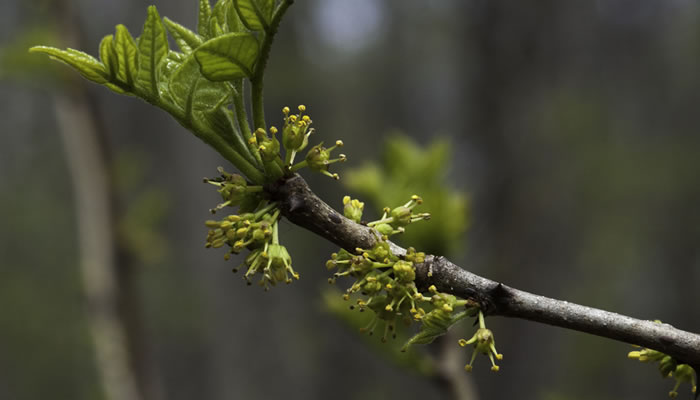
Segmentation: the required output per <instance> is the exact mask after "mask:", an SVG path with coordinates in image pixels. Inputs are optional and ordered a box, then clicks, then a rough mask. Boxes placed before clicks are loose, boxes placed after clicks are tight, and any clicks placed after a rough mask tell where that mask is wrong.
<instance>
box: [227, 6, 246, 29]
mask: <svg viewBox="0 0 700 400" xmlns="http://www.w3.org/2000/svg"><path fill="white" fill-rule="evenodd" d="M226 24H227V25H228V31H229V32H245V31H246V27H245V26H244V25H243V22H242V21H241V19H240V18H239V17H238V11H236V7H235V6H234V4H233V0H230V1H229V2H228V6H227V7H226Z"/></svg>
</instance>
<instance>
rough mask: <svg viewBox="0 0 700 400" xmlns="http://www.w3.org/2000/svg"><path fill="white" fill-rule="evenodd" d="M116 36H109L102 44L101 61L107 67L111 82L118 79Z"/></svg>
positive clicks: (103, 39)
mask: <svg viewBox="0 0 700 400" xmlns="http://www.w3.org/2000/svg"><path fill="white" fill-rule="evenodd" d="M113 41H114V35H107V36H105V37H104V38H102V41H101V42H100V61H102V64H104V66H105V70H106V71H107V73H108V74H109V79H108V80H109V81H110V82H112V81H114V80H116V79H117V70H118V69H119V66H118V65H117V55H116V54H115V53H114V44H113V43H112V42H113Z"/></svg>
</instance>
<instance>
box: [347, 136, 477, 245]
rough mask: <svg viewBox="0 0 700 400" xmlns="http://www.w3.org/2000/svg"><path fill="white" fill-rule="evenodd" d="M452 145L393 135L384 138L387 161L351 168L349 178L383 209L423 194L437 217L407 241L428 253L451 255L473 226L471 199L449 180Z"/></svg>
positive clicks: (408, 234)
mask: <svg viewBox="0 0 700 400" xmlns="http://www.w3.org/2000/svg"><path fill="white" fill-rule="evenodd" d="M449 148H450V144H449V142H448V141H446V140H436V141H434V142H433V143H431V144H429V145H427V146H419V145H418V144H417V143H415V142H413V141H412V140H410V139H409V138H407V137H403V136H393V137H391V138H389V139H387V140H386V141H385V142H384V148H383V160H382V162H381V163H379V164H377V163H368V164H366V165H364V166H362V167H360V168H357V169H354V170H350V171H348V172H347V173H346V179H344V180H343V182H344V183H345V184H346V186H347V187H348V188H349V189H351V190H353V191H355V192H357V193H359V194H360V195H362V196H363V197H366V198H368V199H369V200H370V201H371V202H372V203H373V204H374V205H375V206H376V207H378V209H381V208H383V207H386V206H387V205H389V204H397V203H399V202H401V201H402V200H403V199H405V198H407V197H409V196H410V195H412V194H413V193H415V192H419V193H421V194H422V195H423V198H424V199H425V201H426V204H427V206H426V209H427V211H429V212H430V214H431V218H432V221H431V223H430V224H427V225H426V226H424V227H423V228H422V229H416V230H409V231H407V232H406V233H405V234H404V235H402V236H401V241H402V242H404V243H407V244H408V245H413V246H418V245H420V246H421V248H422V249H425V251H426V252H428V253H432V254H447V253H450V252H452V251H454V250H455V249H457V248H463V246H464V245H463V242H462V235H463V234H464V232H465V231H466V229H467V228H468V226H469V213H468V210H469V199H468V197H467V195H466V194H465V193H463V192H455V191H453V190H452V189H450V187H451V185H450V184H448V182H447V174H446V171H447V169H448V166H449V162H450V154H449Z"/></svg>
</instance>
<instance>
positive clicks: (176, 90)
mask: <svg viewBox="0 0 700 400" xmlns="http://www.w3.org/2000/svg"><path fill="white" fill-rule="evenodd" d="M169 88H170V93H171V94H172V96H173V98H174V101H175V103H176V104H177V105H178V106H179V107H180V108H182V109H183V110H185V113H186V115H187V118H191V116H192V115H193V112H194V111H209V110H212V109H214V108H215V107H216V106H217V105H219V104H221V103H222V101H223V100H222V99H225V98H227V97H228V96H230V95H231V87H230V86H229V85H228V84H226V83H224V82H211V81H209V80H207V79H205V78H204V77H202V75H201V73H200V72H199V64H198V63H197V61H196V60H195V59H194V56H192V55H190V56H188V57H187V58H186V59H185V61H184V62H183V63H182V65H180V67H179V68H178V69H177V70H176V71H175V72H173V75H172V77H171V79H170V86H169Z"/></svg>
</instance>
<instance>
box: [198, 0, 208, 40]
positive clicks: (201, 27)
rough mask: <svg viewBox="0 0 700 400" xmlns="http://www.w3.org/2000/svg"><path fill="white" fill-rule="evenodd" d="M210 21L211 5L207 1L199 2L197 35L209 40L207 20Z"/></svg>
mask: <svg viewBox="0 0 700 400" xmlns="http://www.w3.org/2000/svg"><path fill="white" fill-rule="evenodd" d="M210 19H211V4H209V0H199V18H198V19H197V33H199V36H202V37H204V38H210V37H211V34H210V33H209V20H210Z"/></svg>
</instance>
